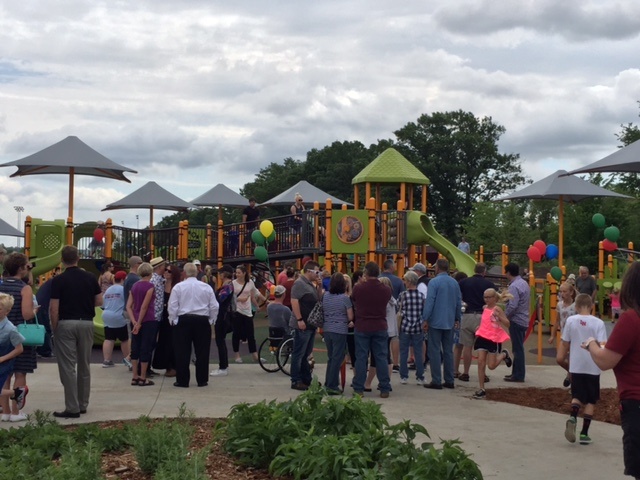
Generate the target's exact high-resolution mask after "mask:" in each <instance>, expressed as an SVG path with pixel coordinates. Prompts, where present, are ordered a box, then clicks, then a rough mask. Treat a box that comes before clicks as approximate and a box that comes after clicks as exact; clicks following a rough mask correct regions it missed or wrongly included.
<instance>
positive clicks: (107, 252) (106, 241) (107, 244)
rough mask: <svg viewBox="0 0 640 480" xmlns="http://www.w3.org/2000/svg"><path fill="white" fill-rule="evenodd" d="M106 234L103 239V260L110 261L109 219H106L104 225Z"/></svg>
mask: <svg viewBox="0 0 640 480" xmlns="http://www.w3.org/2000/svg"><path fill="white" fill-rule="evenodd" d="M105 227H106V232H105V239H104V258H107V259H109V260H110V259H111V256H112V251H111V247H112V245H113V221H112V220H111V219H110V218H107V221H106V223H105Z"/></svg>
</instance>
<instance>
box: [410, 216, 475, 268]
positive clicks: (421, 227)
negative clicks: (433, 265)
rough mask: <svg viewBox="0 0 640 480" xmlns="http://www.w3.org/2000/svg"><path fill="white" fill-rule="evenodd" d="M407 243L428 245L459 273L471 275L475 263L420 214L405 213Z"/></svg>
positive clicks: (427, 218)
mask: <svg viewBox="0 0 640 480" xmlns="http://www.w3.org/2000/svg"><path fill="white" fill-rule="evenodd" d="M407 243H408V244H413V245H424V244H429V245H431V246H432V247H433V248H435V249H436V251H437V252H438V253H440V254H442V255H444V256H445V257H446V258H447V260H449V262H451V264H452V265H453V266H455V267H456V268H457V269H458V270H459V271H460V272H464V273H466V274H467V275H469V276H472V275H473V273H474V272H473V270H474V268H475V266H476V261H475V260H474V259H473V257H471V256H470V255H467V254H466V253H464V252H462V251H460V249H459V248H458V247H457V246H455V245H454V244H453V243H451V242H450V241H449V240H447V239H446V238H444V237H443V236H442V235H440V234H439V233H438V232H437V231H436V229H435V228H434V227H433V223H431V220H429V217H427V216H426V215H425V214H424V213H422V212H415V211H414V212H407Z"/></svg>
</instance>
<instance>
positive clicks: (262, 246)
mask: <svg viewBox="0 0 640 480" xmlns="http://www.w3.org/2000/svg"><path fill="white" fill-rule="evenodd" d="M275 238H276V231H275V229H274V228H273V223H271V220H263V221H262V222H260V227H259V229H258V230H254V231H253V232H251V240H253V243H255V244H256V245H257V246H256V248H254V249H253V255H254V256H255V257H256V258H257V259H258V260H259V261H261V262H266V261H267V259H268V258H269V252H268V251H267V247H268V246H269V244H270V243H271V242H273V241H274V240H275Z"/></svg>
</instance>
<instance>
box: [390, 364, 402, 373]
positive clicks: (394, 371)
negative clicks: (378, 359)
mask: <svg viewBox="0 0 640 480" xmlns="http://www.w3.org/2000/svg"><path fill="white" fill-rule="evenodd" d="M391 371H392V372H393V373H400V366H399V365H394V366H393V368H392V369H391Z"/></svg>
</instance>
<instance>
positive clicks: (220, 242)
mask: <svg viewBox="0 0 640 480" xmlns="http://www.w3.org/2000/svg"><path fill="white" fill-rule="evenodd" d="M223 226H224V222H223V221H222V220H218V251H217V252H216V254H217V255H216V256H217V257H218V270H220V269H221V268H222V267H223V265H224V262H223V259H224V229H223V228H222V227H223ZM218 285H220V283H218Z"/></svg>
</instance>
